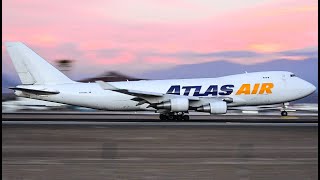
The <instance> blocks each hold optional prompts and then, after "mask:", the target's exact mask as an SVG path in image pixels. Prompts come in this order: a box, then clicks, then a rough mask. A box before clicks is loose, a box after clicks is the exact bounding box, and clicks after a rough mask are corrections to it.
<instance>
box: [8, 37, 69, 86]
mask: <svg viewBox="0 0 320 180" xmlns="http://www.w3.org/2000/svg"><path fill="white" fill-rule="evenodd" d="M5 45H6V48H7V51H8V53H9V55H10V58H11V60H12V62H13V65H14V67H15V69H16V71H17V73H18V75H19V78H20V80H21V82H22V84H25V85H31V84H65V83H75V82H74V81H72V80H71V79H69V78H68V77H67V76H66V75H64V74H63V73H62V72H60V71H59V70H57V69H56V68H55V67H54V66H52V65H51V64H50V63H48V62H47V61H46V60H45V59H43V58H42V57H40V56H39V55H38V54H36V53H35V52H34V51H32V50H31V49H30V48H28V47H27V46H26V45H24V44H23V43H21V42H7V43H5Z"/></svg>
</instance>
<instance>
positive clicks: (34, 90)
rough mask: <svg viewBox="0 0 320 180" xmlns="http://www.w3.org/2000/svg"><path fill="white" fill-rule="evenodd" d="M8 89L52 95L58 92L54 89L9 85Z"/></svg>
mask: <svg viewBox="0 0 320 180" xmlns="http://www.w3.org/2000/svg"><path fill="white" fill-rule="evenodd" d="M9 89H12V90H18V91H23V92H26V93H30V94H37V95H53V94H59V93H60V92H59V91H54V90H47V89H31V88H21V87H11V88H9Z"/></svg>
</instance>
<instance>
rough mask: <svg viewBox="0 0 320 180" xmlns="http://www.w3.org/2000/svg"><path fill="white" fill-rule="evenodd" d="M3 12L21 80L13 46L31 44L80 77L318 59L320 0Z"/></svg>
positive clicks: (23, 7) (150, 0)
mask: <svg viewBox="0 0 320 180" xmlns="http://www.w3.org/2000/svg"><path fill="white" fill-rule="evenodd" d="M2 5H3V8H2V10H3V13H2V15H3V16H2V65H3V69H2V72H3V73H5V74H11V73H15V72H12V71H13V69H12V64H11V62H10V61H9V58H8V54H7V52H6V51H5V48H4V42H6V41H21V42H24V43H25V44H26V45H28V46H29V47H31V48H32V49H34V50H35V51H36V52H37V53H38V54H40V55H41V56H42V57H44V58H45V59H47V60H49V61H50V62H51V63H52V64H54V61H55V60H57V59H72V60H75V64H74V69H73V72H72V74H73V76H80V74H81V76H89V75H97V74H101V73H103V72H105V71H110V70H119V71H121V72H123V73H125V74H135V73H138V72H143V71H151V70H156V69H163V68H168V67H172V66H175V65H179V64H195V63H201V62H208V61H217V60H228V61H231V62H237V63H241V64H253V63H259V62H266V61H271V60H274V59H277V58H286V59H292V60H303V59H305V58H306V54H310V53H312V52H314V53H317V52H318V43H317V39H318V1H316V0H241V1H234V0H224V1H217V0H184V1H182V0H91V1H87V0H78V1H65V0H55V1H43V0H3V2H2ZM75 74H76V75H75Z"/></svg>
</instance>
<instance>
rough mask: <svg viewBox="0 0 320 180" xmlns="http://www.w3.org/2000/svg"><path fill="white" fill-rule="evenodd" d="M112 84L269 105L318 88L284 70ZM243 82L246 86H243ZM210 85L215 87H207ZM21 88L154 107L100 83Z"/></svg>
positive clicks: (123, 107)
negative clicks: (101, 85)
mask: <svg viewBox="0 0 320 180" xmlns="http://www.w3.org/2000/svg"><path fill="white" fill-rule="evenodd" d="M110 84H111V85H114V86H116V87H118V88H120V89H121V88H123V89H130V90H137V91H146V92H157V93H164V94H165V93H167V92H168V90H169V89H170V87H172V86H174V87H175V88H174V89H173V90H174V91H172V92H174V93H179V95H186V96H199V97H205V98H209V97H229V98H232V99H233V102H231V103H228V104H227V105H228V106H246V105H266V104H277V103H283V102H289V101H293V100H296V99H300V98H303V97H305V96H308V95H309V94H311V93H313V92H314V91H315V87H314V86H313V85H312V84H310V83H308V82H307V81H305V80H302V79H300V78H298V77H296V76H293V74H292V73H290V72H285V71H268V72H255V73H245V74H238V75H230V76H224V77H219V78H201V79H170V80H142V81H125V82H111V83H110ZM244 84H245V86H246V87H244V86H243V85H244ZM248 84H249V85H248ZM262 84H272V87H269V89H268V88H267V90H264V91H263V90H262V91H260V90H261V88H262ZM226 85H229V87H228V89H227V90H226V89H225V88H224V89H221V87H222V86H226ZM210 86H211V87H213V88H211V89H210V90H208V88H209V87H210ZM20 87H33V88H37V89H39V88H40V89H41V88H43V89H52V90H57V91H59V92H60V93H59V94H55V95H35V94H28V93H25V92H21V91H16V92H15V93H16V94H17V95H18V96H22V97H29V98H33V99H40V100H46V101H52V102H59V103H64V104H70V105H76V106H82V107H89V108H94V109H101V110H114V111H137V110H154V109H153V108H147V104H143V105H138V106H137V102H136V101H133V100H131V99H132V98H134V96H131V95H127V94H123V93H119V92H114V91H111V90H104V89H102V88H101V87H100V86H99V85H98V84H97V83H67V84H58V85H56V84H55V85H54V84H52V85H50V84H46V85H21V86H20ZM178 88H179V90H178ZM171 90H172V89H171ZM206 91H209V93H207V94H206ZM220 92H221V93H220ZM241 92H242V93H241ZM248 92H249V93H248Z"/></svg>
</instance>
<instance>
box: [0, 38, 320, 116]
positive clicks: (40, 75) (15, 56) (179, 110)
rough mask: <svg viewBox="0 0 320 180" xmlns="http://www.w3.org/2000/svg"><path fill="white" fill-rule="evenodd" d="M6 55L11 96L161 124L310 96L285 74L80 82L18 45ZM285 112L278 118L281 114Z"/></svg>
mask: <svg viewBox="0 0 320 180" xmlns="http://www.w3.org/2000/svg"><path fill="white" fill-rule="evenodd" d="M5 45H6V48H7V51H8V53H9V56H10V58H11V60H12V62H13V65H14V67H15V69H16V71H17V73H18V76H19V78H20V80H21V82H22V85H18V86H16V87H12V88H10V89H12V90H14V93H15V95H17V96H19V97H26V98H31V99H38V100H43V101H50V102H56V103H63V104H68V105H75V106H80V107H87V108H93V109H99V110H108V111H155V112H158V113H159V114H160V116H159V118H160V119H161V120H189V116H188V113H189V111H198V112H207V113H210V114H225V113H227V110H228V108H232V107H241V106H259V105H260V106H261V105H272V104H278V103H282V104H283V105H284V104H285V103H287V102H290V101H294V100H297V99H301V98H304V97H306V96H308V95H310V94H312V93H313V92H314V91H315V90H316V87H315V86H314V85H312V84H311V83H309V82H307V81H305V80H303V79H301V78H299V77H297V76H296V75H295V74H294V73H291V72H287V71H266V72H251V73H247V72H246V73H243V74H236V75H229V76H223V77H217V78H198V79H168V80H140V81H122V82H103V81H96V82H95V83H80V82H76V81H73V80H71V79H69V78H68V77H67V76H66V75H64V74H63V73H62V72H60V71H59V70H57V69H56V68H55V67H54V66H52V65H51V64H50V63H48V62H47V61H46V60H45V59H43V58H42V57H40V56H39V55H38V54H36V53H35V52H34V51H32V50H31V49H30V48H28V47H27V46H26V45H25V44H23V43H21V42H7V43H6V44H5ZM287 114H288V113H287V111H286V110H285V108H282V109H281V115H282V116H287Z"/></svg>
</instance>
